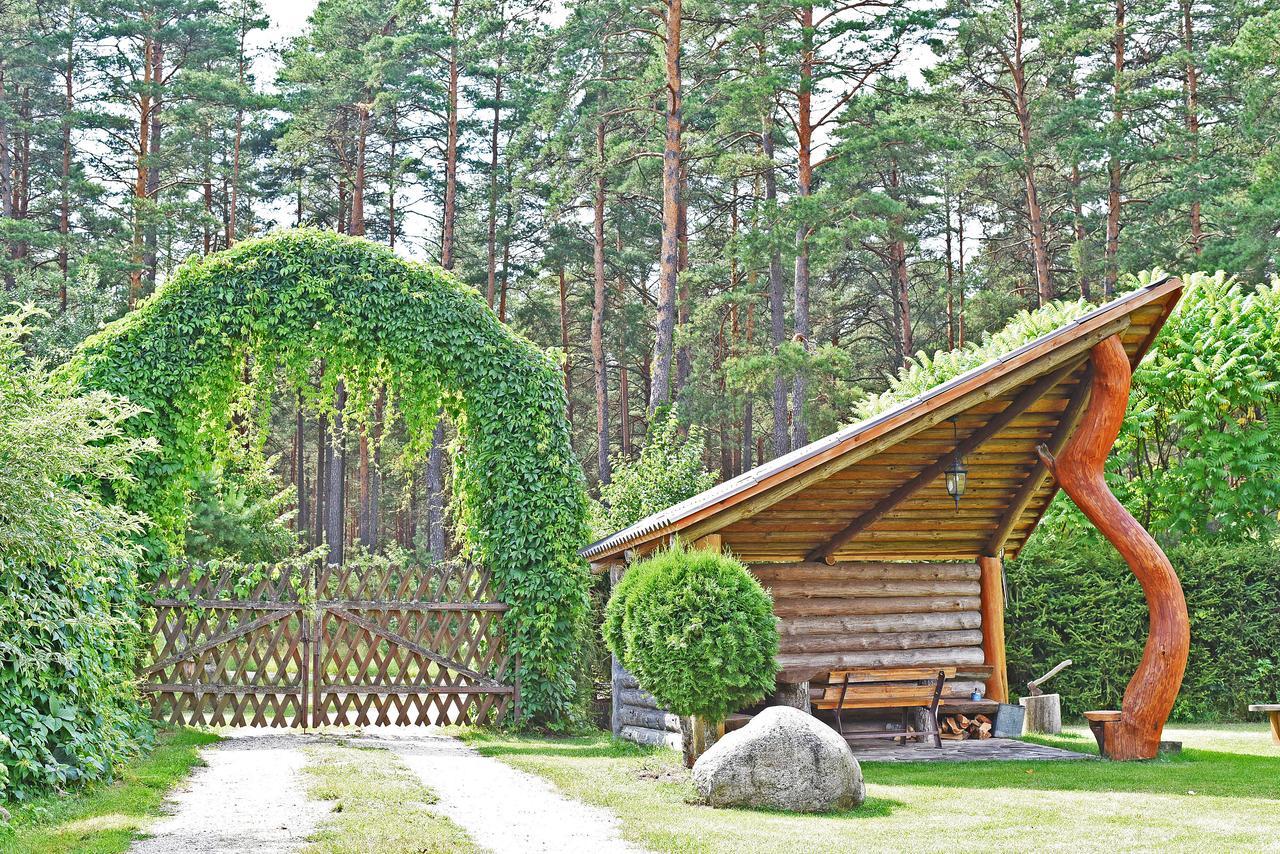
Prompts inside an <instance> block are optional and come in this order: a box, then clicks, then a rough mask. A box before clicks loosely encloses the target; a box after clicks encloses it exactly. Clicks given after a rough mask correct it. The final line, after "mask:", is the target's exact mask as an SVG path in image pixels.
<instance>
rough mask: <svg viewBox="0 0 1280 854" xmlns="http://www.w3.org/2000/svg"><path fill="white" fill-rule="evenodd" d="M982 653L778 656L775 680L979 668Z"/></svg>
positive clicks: (918, 651) (914, 651) (940, 651)
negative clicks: (852, 671) (854, 671)
mask: <svg viewBox="0 0 1280 854" xmlns="http://www.w3.org/2000/svg"><path fill="white" fill-rule="evenodd" d="M981 663H983V662H982V650H981V649H979V648H976V647H975V648H960V649H911V650H886V651H876V652H851V653H850V652H845V653H799V654H794V655H779V656H778V665H779V666H780V667H781V669H782V673H781V674H780V676H779V678H781V679H782V680H783V681H785V682H803V681H805V680H806V679H810V678H812V677H813V676H815V675H816V674H819V673H827V672H829V671H832V670H841V669H846V668H879V667H906V666H921V665H927V666H932V665H939V666H958V665H961V664H981Z"/></svg>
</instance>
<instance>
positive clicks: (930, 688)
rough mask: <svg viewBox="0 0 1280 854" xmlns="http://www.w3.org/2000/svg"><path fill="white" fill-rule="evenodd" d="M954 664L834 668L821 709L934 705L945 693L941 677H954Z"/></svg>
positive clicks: (817, 704)
mask: <svg viewBox="0 0 1280 854" xmlns="http://www.w3.org/2000/svg"><path fill="white" fill-rule="evenodd" d="M955 675H956V669H955V668H954V667H894V668H877V669H870V668H868V669H859V670H833V671H831V675H830V679H829V684H828V685H827V687H826V690H824V691H823V693H822V696H821V697H819V698H818V699H816V700H814V701H813V705H814V706H815V707H816V708H819V709H835V708H841V709H880V708H912V707H927V706H932V705H933V704H934V703H935V702H936V701H937V698H938V696H939V694H940V693H941V685H940V684H939V679H941V680H942V681H944V682H945V680H947V679H954V678H955Z"/></svg>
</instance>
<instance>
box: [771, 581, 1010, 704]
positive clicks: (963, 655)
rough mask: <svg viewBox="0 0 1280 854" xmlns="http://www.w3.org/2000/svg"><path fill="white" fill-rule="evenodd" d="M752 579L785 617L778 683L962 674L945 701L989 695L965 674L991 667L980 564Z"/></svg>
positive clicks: (779, 653) (777, 611)
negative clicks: (854, 671)
mask: <svg viewBox="0 0 1280 854" xmlns="http://www.w3.org/2000/svg"><path fill="white" fill-rule="evenodd" d="M750 569H751V572H752V574H753V575H754V576H755V577H756V578H757V579H759V581H760V583H761V584H763V585H764V586H765V587H766V588H768V589H769V590H770V591H771V592H772V594H773V609H774V613H775V614H777V616H778V617H779V626H778V630H779V634H780V638H779V650H778V665H779V667H780V668H781V672H780V673H779V675H778V679H779V681H780V682H797V683H798V682H806V681H810V680H813V679H815V678H818V679H821V678H824V677H825V674H826V673H827V672H828V671H831V670H834V669H838V668H848V667H903V666H909V665H933V664H937V665H957V666H959V667H960V670H961V674H962V675H961V677H960V678H958V679H957V680H956V681H954V682H951V683H949V684H948V690H947V692H946V696H951V697H968V695H969V694H970V692H972V691H974V690H978V689H982V687H983V683H982V682H981V681H979V680H977V679H964V678H963V666H964V665H973V666H980V665H982V664H984V658H985V657H984V654H983V651H982V614H981V611H980V607H981V604H980V595H981V590H980V584H979V577H980V572H979V568H978V565H977V564H975V563H853V562H842V563H836V564H834V565H832V566H828V565H826V564H825V563H764V564H753V565H751V567H750Z"/></svg>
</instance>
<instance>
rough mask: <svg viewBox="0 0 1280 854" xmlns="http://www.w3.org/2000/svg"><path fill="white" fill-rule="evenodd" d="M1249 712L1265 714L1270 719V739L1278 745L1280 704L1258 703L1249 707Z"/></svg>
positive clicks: (1279, 736) (1279, 739)
mask: <svg viewBox="0 0 1280 854" xmlns="http://www.w3.org/2000/svg"><path fill="white" fill-rule="evenodd" d="M1249 711H1251V712H1266V713H1267V716H1268V717H1270V718H1271V738H1272V739H1273V740H1274V741H1275V743H1276V744H1280V703H1259V704H1257V705H1256V706H1250V707H1249Z"/></svg>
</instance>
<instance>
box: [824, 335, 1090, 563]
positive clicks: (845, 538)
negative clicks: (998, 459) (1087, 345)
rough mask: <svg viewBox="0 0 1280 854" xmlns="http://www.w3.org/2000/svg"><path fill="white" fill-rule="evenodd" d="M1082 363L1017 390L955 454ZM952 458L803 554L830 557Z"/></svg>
mask: <svg viewBox="0 0 1280 854" xmlns="http://www.w3.org/2000/svg"><path fill="white" fill-rule="evenodd" d="M1082 363H1083V358H1080V357H1077V359H1073V360H1071V361H1068V362H1067V363H1066V364H1064V365H1062V366H1060V367H1057V368H1055V369H1054V370H1052V371H1051V372H1050V373H1048V374H1046V375H1045V376H1043V377H1041V378H1040V379H1037V380H1036V381H1035V382H1033V383H1032V384H1031V385H1030V386H1028V387H1027V388H1026V389H1024V390H1023V391H1021V392H1019V393H1018V395H1017V396H1016V397H1015V398H1014V399H1013V401H1012V402H1010V403H1009V405H1008V406H1007V407H1005V408H1004V409H1003V410H1002V411H1001V412H1000V413H999V414H997V415H995V416H993V417H992V418H991V420H990V421H988V422H987V423H986V424H985V425H984V426H983V427H981V428H980V429H978V430H977V431H975V432H973V433H970V434H969V435H968V436H967V437H965V438H964V439H962V440H960V442H959V444H958V445H957V446H956V448H955V451H954V454H958V455H960V456H964V455H965V454H967V453H969V452H970V451H972V450H974V449H975V448H977V447H979V446H980V445H981V444H982V443H983V442H985V441H986V440H987V439H990V438H991V437H992V436H994V435H996V434H997V433H999V432H1000V431H1001V430H1003V429H1004V428H1005V427H1007V426H1008V425H1009V424H1011V423H1012V422H1013V420H1014V419H1015V418H1016V417H1018V416H1019V415H1021V414H1022V413H1023V412H1024V411H1025V410H1026V409H1027V408H1028V407H1029V406H1031V405H1032V404H1033V403H1035V402H1036V401H1037V400H1039V399H1040V398H1041V397H1042V396H1043V395H1044V394H1045V392H1047V391H1049V389H1051V388H1053V387H1054V386H1056V385H1057V384H1058V383H1060V382H1062V381H1063V380H1065V379H1066V378H1067V377H1068V376H1070V375H1071V374H1072V373H1074V372H1075V370H1076V369H1077V368H1078V367H1079V366H1080V364H1082ZM952 459H953V457H952V456H951V455H944V456H942V457H939V458H938V459H937V460H936V461H934V462H933V463H932V464H930V465H929V466H928V467H927V468H925V469H924V470H923V471H921V472H920V473H919V474H918V475H916V476H915V477H913V478H912V479H911V480H910V481H908V482H907V483H905V484H903V485H902V486H900V487H898V488H897V489H895V490H893V491H892V492H890V493H889V494H888V495H887V496H885V498H884V499H883V500H882V501H880V502H879V503H878V504H876V506H875V507H873V508H872V509H870V510H868V511H867V512H865V513H863V514H861V515H859V516H858V517H857V518H856V519H854V520H853V521H852V522H850V523H849V524H848V526H846V527H845V528H844V529H843V530H842V531H840V532H839V533H838V534H836V535H835V536H833V537H831V538H830V539H829V540H827V542H826V543H824V544H822V545H820V546H818V547H817V548H815V549H813V551H811V552H809V554H808V555H807V556H806V557H807V558H808V559H809V560H829V559H831V558H832V555H834V554H835V552H836V551H837V550H839V549H840V548H841V547H842V546H844V545H845V544H846V543H848V542H849V541H850V540H852V539H853V538H854V537H856V536H858V534H860V533H862V532H863V531H865V530H866V529H867V528H868V527H870V526H871V524H872V523H874V522H875V521H876V520H878V519H879V518H880V517H882V516H884V515H885V514H886V513H888V512H889V511H890V510H892V509H893V508H894V507H896V506H897V505H899V504H901V503H902V502H903V501H904V500H906V499H907V498H910V497H911V496H912V495H914V494H915V493H917V492H919V491H920V490H921V489H922V488H923V487H925V486H927V485H928V484H929V483H932V482H933V481H935V480H937V479H938V478H939V477H941V476H942V474H943V471H944V470H945V469H946V468H947V467H948V466H950V465H951V464H952Z"/></svg>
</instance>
